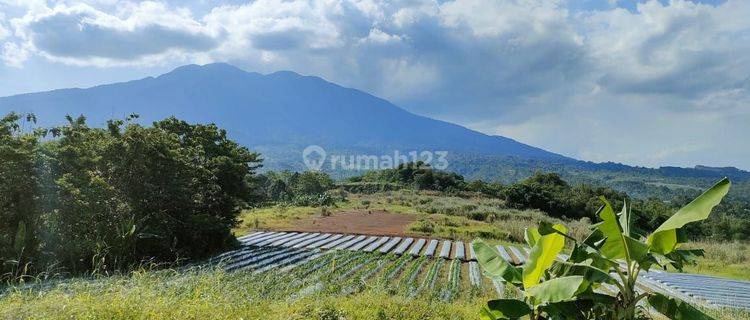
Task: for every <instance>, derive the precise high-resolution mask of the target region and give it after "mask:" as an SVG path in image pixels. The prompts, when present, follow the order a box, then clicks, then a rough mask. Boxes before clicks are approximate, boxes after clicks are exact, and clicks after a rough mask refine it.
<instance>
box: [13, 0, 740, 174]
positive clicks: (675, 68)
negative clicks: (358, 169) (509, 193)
mask: <svg viewBox="0 0 750 320" xmlns="http://www.w3.org/2000/svg"><path fill="white" fill-rule="evenodd" d="M749 16H750V1H746V0H727V1H713V0H711V1H709V0H704V1H678V0H674V1H665V0H659V1H656V0H653V1H645V0H644V1H632V0H629V1H614V0H596V1H594V0H570V1H564V0H509V1H505V0H504V1H497V0H450V1H429V0H408V1H377V0H321V1H301V0H284V1H282V0H258V1H252V2H247V1H208V0H194V1H174V2H158V1H157V2H154V1H147V2H134V1H133V2H131V1H113V0H90V1H41V0H40V1H37V0H23V1H22V0H0V96H6V95H13V94H19V93H25V92H34V91H42V90H51V89H56V88H67V87H88V86H93V85H96V84H103V83H110V82H115V81H127V80H131V79H138V78H143V77H146V76H152V75H158V74H161V73H165V72H168V71H170V70H171V69H173V68H175V67H177V66H180V65H183V64H188V63H198V64H203V63H209V62H217V61H222V62H229V63H232V64H234V65H237V66H238V67H241V68H243V69H245V70H248V71H257V72H261V73H270V72H274V71H278V70H292V71H296V72H298V73H301V74H310V75H318V76H321V77H323V78H325V79H327V80H329V81H332V82H336V83H339V84H341V85H344V86H349V87H354V88H358V89H362V90H365V91H367V92H370V93H373V94H375V95H378V96H380V97H383V98H386V99H388V100H391V101H392V102H394V103H396V104H398V105H399V106H402V107H404V108H406V109H408V110H410V111H412V112H415V113H419V114H423V115H427V116H431V117H435V118H438V119H442V120H447V121H452V122H456V123H459V124H462V125H465V126H467V127H470V128H472V129H476V130H479V131H482V132H485V133H488V134H498V135H504V136H508V137H511V138H514V139H517V140H520V141H522V142H526V143H529V144H532V145H535V146H539V147H542V148H545V149H547V150H550V151H554V152H558V153H562V154H565V155H568V156H572V157H576V158H580V159H584V160H592V161H618V162H623V163H627V164H634V165H645V166H660V165H680V166H693V165H696V164H707V165H715V166H737V167H740V168H744V169H750V139H748V138H747V137H748V136H750V19H748V18H747V17H749Z"/></svg>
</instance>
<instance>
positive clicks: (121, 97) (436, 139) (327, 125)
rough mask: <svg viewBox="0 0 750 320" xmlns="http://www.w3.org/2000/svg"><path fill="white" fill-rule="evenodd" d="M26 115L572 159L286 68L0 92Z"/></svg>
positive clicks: (373, 146) (189, 71) (373, 148)
mask: <svg viewBox="0 0 750 320" xmlns="http://www.w3.org/2000/svg"><path fill="white" fill-rule="evenodd" d="M10 110H16V111H22V112H34V113H35V114H36V115H37V117H38V118H39V119H40V123H41V124H42V125H50V124H58V123H61V122H62V121H63V119H64V116H65V115H66V114H71V115H78V114H84V115H85V116H86V117H87V118H88V119H89V123H90V124H92V125H101V124H103V123H104V122H105V121H106V120H107V119H110V118H121V117H124V116H125V115H128V114H131V113H137V114H139V115H141V118H142V119H143V120H145V121H152V120H157V119H161V118H164V117H168V116H172V115H175V116H177V117H178V118H181V119H185V120H188V121H193V122H215V123H216V124H217V125H219V126H221V127H223V128H226V129H227V130H228V131H229V133H230V135H232V137H233V138H234V139H237V140H238V141H239V142H241V143H243V144H245V145H247V146H250V147H254V146H274V145H293V146H297V147H304V146H307V145H310V144H316V145H321V146H323V147H325V148H326V149H329V148H330V149H341V148H344V149H347V150H355V151H362V152H392V151H393V150H394V149H399V150H401V151H412V150H417V151H422V150H447V151H452V152H461V153H476V154H482V155H503V156H517V157H522V158H537V159H548V160H556V161H572V160H573V159H570V158H566V157H564V156H561V155H558V154H554V153H551V152H547V151H545V150H542V149H539V148H535V147H532V146H529V145H525V144H522V143H519V142H517V141H514V140H512V139H508V138H505V137H501V136H489V135H485V134H482V133H479V132H476V131H472V130H469V129H467V128H464V127H461V126H458V125H455V124H451V123H447V122H443V121H438V120H434V119H430V118H426V117H422V116H418V115H415V114H412V113H409V112H407V111H405V110H403V109H401V108H398V107H396V106H395V105H393V104H391V103H390V102H388V101H386V100H383V99H380V98H377V97H374V96H372V95H370V94H367V93H364V92H362V91H359V90H354V89H349V88H344V87H341V86H338V85H336V84H333V83H330V82H327V81H325V80H323V79H321V78H318V77H309V76H301V75H298V74H296V73H293V72H286V71H284V72H276V73H273V74H269V75H261V74H258V73H251V72H245V71H243V70H240V69H238V68H236V67H233V66H231V65H228V64H209V65H204V66H197V65H188V66H183V67H180V68H177V69H175V70H174V71H172V72H170V73H167V74H164V75H161V76H158V77H155V78H151V77H149V78H145V79H141V80H135V81H130V82H125V83H115V84H110V85H103V86H97V87H92V88H88V89H63V90H54V91H49V92H41V93H31V94H23V95H17V96H11V97H5V98H0V112H8V111H10Z"/></svg>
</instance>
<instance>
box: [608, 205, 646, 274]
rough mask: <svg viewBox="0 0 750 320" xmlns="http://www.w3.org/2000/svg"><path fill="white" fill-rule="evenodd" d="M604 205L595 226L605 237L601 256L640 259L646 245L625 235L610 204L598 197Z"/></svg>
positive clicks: (643, 254)
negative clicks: (600, 220)
mask: <svg viewBox="0 0 750 320" xmlns="http://www.w3.org/2000/svg"><path fill="white" fill-rule="evenodd" d="M600 199H601V200H602V202H603V203H604V205H603V206H602V208H601V209H599V218H601V219H602V222H601V223H599V224H597V225H596V228H597V229H598V230H599V231H601V233H602V234H603V235H604V237H606V240H605V241H604V245H602V247H601V249H600V251H601V254H602V256H604V257H605V258H608V259H624V258H627V257H630V259H631V260H636V261H638V260H640V259H642V258H643V257H644V256H645V255H646V253H648V246H647V245H646V244H644V243H642V242H640V241H638V240H635V239H633V238H631V237H630V236H627V235H625V234H624V233H623V232H624V231H623V229H622V227H621V226H620V221H619V219H618V217H617V215H616V214H615V211H614V210H612V205H610V204H609V201H607V199H605V198H604V197H600Z"/></svg>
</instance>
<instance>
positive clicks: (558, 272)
mask: <svg viewBox="0 0 750 320" xmlns="http://www.w3.org/2000/svg"><path fill="white" fill-rule="evenodd" d="M550 273H552V274H553V275H555V276H557V277H565V276H583V277H584V278H585V279H586V281H588V282H590V283H610V284H614V282H615V281H616V280H615V279H614V278H612V277H611V276H610V275H609V273H607V272H605V271H604V270H601V269H599V268H596V267H593V266H590V265H586V264H580V263H570V262H561V261H555V264H554V265H553V266H552V267H551V268H550Z"/></svg>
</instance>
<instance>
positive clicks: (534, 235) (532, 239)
mask: <svg viewBox="0 0 750 320" xmlns="http://www.w3.org/2000/svg"><path fill="white" fill-rule="evenodd" d="M541 237H542V235H541V234H539V229H537V228H526V229H524V230H523V238H524V239H525V240H526V244H528V245H529V248H533V247H534V246H535V245H536V242H537V241H539V238H541Z"/></svg>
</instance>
